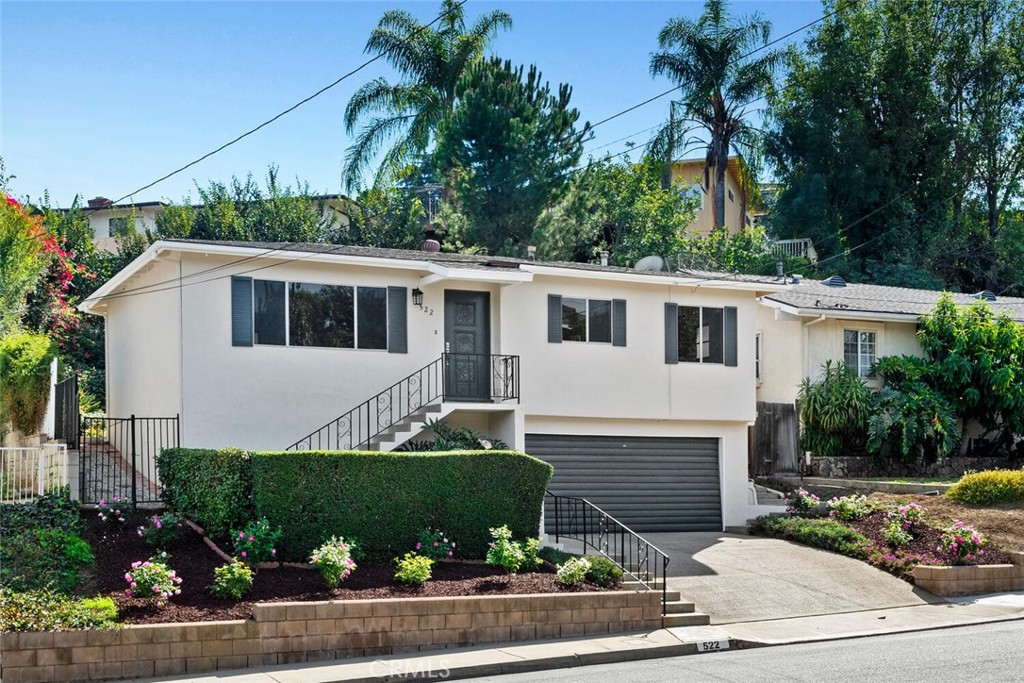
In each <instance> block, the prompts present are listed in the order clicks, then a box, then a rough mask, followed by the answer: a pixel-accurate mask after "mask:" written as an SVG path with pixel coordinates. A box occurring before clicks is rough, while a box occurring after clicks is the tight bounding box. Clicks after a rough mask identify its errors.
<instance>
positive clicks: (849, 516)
mask: <svg viewBox="0 0 1024 683" xmlns="http://www.w3.org/2000/svg"><path fill="white" fill-rule="evenodd" d="M825 505H826V506H827V507H828V510H829V512H828V516H829V517H831V518H832V519H838V520H840V521H843V522H852V521H854V520H857V519H862V518H863V517H866V516H867V515H868V514H869V513H870V512H871V504H870V503H868V499H867V496H864V495H856V494H855V495H852V496H843V497H842V498H839V497H836V498H833V499H832V500H830V501H828V502H827V503H825Z"/></svg>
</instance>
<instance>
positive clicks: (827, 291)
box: [756, 276, 1024, 403]
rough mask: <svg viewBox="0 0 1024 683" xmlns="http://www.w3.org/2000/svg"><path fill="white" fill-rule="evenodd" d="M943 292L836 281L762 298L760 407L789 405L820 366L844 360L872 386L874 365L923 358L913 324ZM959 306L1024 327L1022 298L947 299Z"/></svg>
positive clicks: (988, 295) (801, 284)
mask: <svg viewBox="0 0 1024 683" xmlns="http://www.w3.org/2000/svg"><path fill="white" fill-rule="evenodd" d="M940 296H942V292H938V291H934V290H925V289H908V288H904V287H884V286H881V285H864V284H854V283H850V282H846V281H844V280H843V279H842V278H840V277H836V276H833V277H830V278H827V279H825V280H821V281H817V280H802V281H801V282H799V283H798V284H794V285H793V286H791V287H788V288H786V289H784V290H781V291H777V292H772V293H770V294H767V295H765V296H764V297H763V298H762V299H761V303H762V306H761V308H759V309H758V312H757V333H756V334H757V345H758V348H757V359H758V369H757V400H759V401H766V402H769V403H792V402H793V401H795V400H796V397H797V393H798V391H799V389H800V382H801V380H802V379H803V378H804V377H810V378H811V379H820V378H821V375H822V372H821V367H822V365H823V364H824V363H825V362H826V361H828V360H831V361H844V362H845V363H846V364H847V365H848V366H849V367H851V368H853V370H854V371H855V372H856V373H857V374H858V376H860V377H862V378H863V379H864V380H865V382H866V383H867V384H868V385H869V386H875V387H880V386H881V380H880V379H876V378H875V377H874V376H873V375H872V372H871V368H872V366H873V365H874V364H875V361H876V360H877V359H878V358H881V357H883V356H896V355H903V354H907V355H916V356H921V355H924V354H923V351H922V349H921V345H920V344H919V343H918V340H917V322H918V319H919V318H920V317H921V316H922V315H924V314H925V313H929V312H931V311H932V310H933V309H934V308H935V305H936V304H937V303H938V301H939V297H940ZM950 296H952V297H953V301H955V302H956V303H957V304H961V305H964V306H967V305H970V304H973V303H976V302H978V301H981V302H983V303H985V304H986V305H988V306H990V307H991V308H992V310H993V311H994V312H995V313H997V314H998V313H1003V312H1005V313H1007V314H1009V315H1010V317H1011V318H1013V319H1014V320H1017V321H1020V322H1024V299H1020V298H1012V297H1001V296H996V295H994V294H993V293H992V292H981V293H978V294H951V295H950Z"/></svg>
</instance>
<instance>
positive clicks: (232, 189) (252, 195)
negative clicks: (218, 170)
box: [156, 166, 338, 242]
mask: <svg viewBox="0 0 1024 683" xmlns="http://www.w3.org/2000/svg"><path fill="white" fill-rule="evenodd" d="M196 190H197V192H198V194H199V200H200V204H199V205H198V206H193V205H192V203H191V202H190V201H189V200H188V198H186V199H185V200H184V201H183V202H182V203H181V204H171V205H169V206H167V207H165V208H164V210H163V211H162V212H160V214H159V215H157V218H156V226H157V230H156V232H157V235H156V236H157V237H180V238H189V239H205V240H227V241H242V242H331V241H334V240H335V239H336V237H337V231H338V226H337V224H336V223H337V220H336V219H335V218H334V215H333V212H332V211H330V210H328V207H327V204H326V199H325V198H324V197H322V196H317V195H314V194H313V193H312V192H311V191H310V188H309V185H308V184H306V183H301V182H300V183H298V185H297V189H295V190H292V188H291V187H288V186H282V185H281V183H280V182H279V180H278V178H277V168H276V167H274V166H271V167H270V168H269V170H268V171H267V186H266V190H265V191H264V190H262V189H261V188H260V186H259V184H258V183H256V181H255V180H253V178H252V175H249V176H247V177H246V178H245V180H244V181H243V180H239V179H238V178H237V177H233V178H232V179H231V182H230V183H219V182H211V183H210V185H209V186H208V187H206V188H202V187H199V186H198V185H197V186H196Z"/></svg>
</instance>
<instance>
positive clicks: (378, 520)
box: [252, 450, 552, 561]
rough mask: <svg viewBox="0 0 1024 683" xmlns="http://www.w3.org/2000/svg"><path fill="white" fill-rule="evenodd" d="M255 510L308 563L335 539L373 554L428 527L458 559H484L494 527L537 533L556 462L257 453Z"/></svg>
mask: <svg viewBox="0 0 1024 683" xmlns="http://www.w3.org/2000/svg"><path fill="white" fill-rule="evenodd" d="M252 465H253V467H252V471H253V499H254V503H255V506H256V514H257V515H258V516H260V517H266V518H267V519H268V520H269V521H270V524H271V526H272V527H280V528H281V529H282V530H283V531H284V538H283V539H282V543H281V548H280V553H281V554H282V556H283V558H284V559H286V560H297V561H304V560H306V559H307V558H308V557H309V553H310V551H311V550H313V548H315V547H317V546H318V545H320V543H321V542H323V541H324V540H326V539H327V538H329V537H330V536H332V535H342V536H345V537H346V538H349V537H354V538H357V539H358V540H359V543H360V545H361V547H362V549H363V550H364V551H365V552H366V553H367V554H368V555H369V556H370V557H371V558H373V559H377V560H382V559H390V558H392V557H394V556H395V555H397V554H398V553H399V552H402V551H406V550H409V549H411V548H412V547H413V545H414V544H415V543H416V534H417V532H419V531H420V530H421V529H423V528H425V527H428V526H432V527H438V528H441V529H443V530H444V531H445V532H447V533H448V535H449V538H451V539H452V540H454V541H455V542H456V544H457V545H456V548H457V551H458V553H459V555H460V556H463V557H469V558H482V557H483V556H484V555H485V553H486V551H487V546H488V544H489V543H490V540H491V537H490V533H489V532H488V529H489V528H490V527H496V526H501V525H502V524H508V526H509V528H510V529H511V530H512V533H513V535H514V536H515V537H516V538H526V537H530V536H536V535H537V533H538V529H539V526H540V512H541V506H542V504H543V502H544V491H545V489H546V487H547V483H548V480H549V479H550V478H551V472H552V468H551V466H550V465H548V464H547V463H544V462H541V461H540V460H537V459H536V458H532V457H530V456H528V455H525V454H523V453H516V452H511V451H493V450H491V451H456V452H447V453H446V452H438V453H375V452H366V451H340V452H339V451H334V452H322V451H307V452H300V453H294V452H284V453H278V452H274V453H270V452H268V453H253V454H252Z"/></svg>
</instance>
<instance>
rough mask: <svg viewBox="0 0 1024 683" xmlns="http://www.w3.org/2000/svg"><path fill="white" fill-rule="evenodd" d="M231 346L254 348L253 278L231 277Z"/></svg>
mask: <svg viewBox="0 0 1024 683" xmlns="http://www.w3.org/2000/svg"><path fill="white" fill-rule="evenodd" d="M231 345H232V346H252V278H251V277H239V276H237V275H232V276H231Z"/></svg>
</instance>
